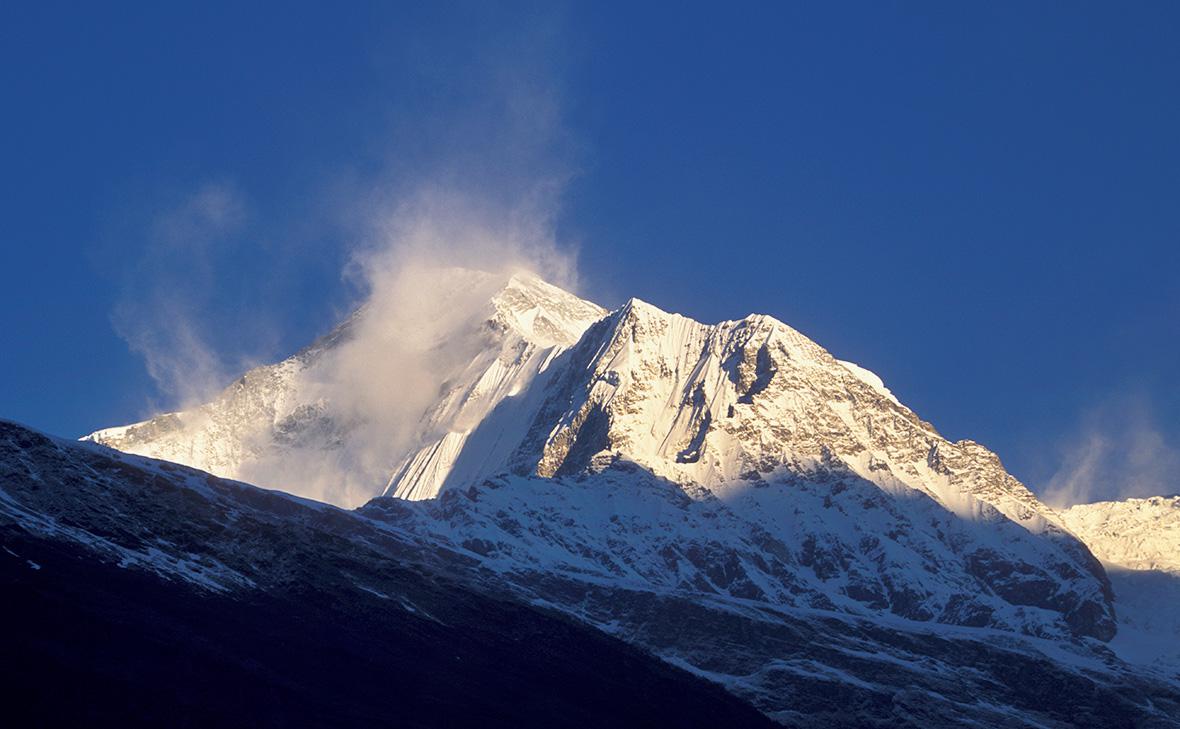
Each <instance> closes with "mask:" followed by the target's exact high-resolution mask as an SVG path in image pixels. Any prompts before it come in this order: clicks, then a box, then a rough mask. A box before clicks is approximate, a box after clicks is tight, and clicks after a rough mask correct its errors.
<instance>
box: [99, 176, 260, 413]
mask: <svg viewBox="0 0 1180 729" xmlns="http://www.w3.org/2000/svg"><path fill="white" fill-rule="evenodd" d="M247 216H248V206H247V203H246V200H245V197H244V196H243V195H242V193H241V192H240V191H239V190H238V189H237V188H236V187H235V186H234V185H233V184H231V183H228V182H224V181H222V182H214V183H204V184H201V185H199V186H197V187H196V189H195V190H193V191H192V192H191V193H190V194H188V195H186V196H184V197H183V199H181V200H180V201H179V202H177V203H175V204H173V205H172V206H170V207H168V208H167V209H165V210H163V211H161V212H160V213H158V214H157V215H156V216H155V217H154V219H153V220H152V221H151V223H150V225H149V229H148V231H147V232H146V235H145V238H144V243H143V245H142V247H141V248H140V249H139V250H138V258H137V259H132V260H131V261H129V263H128V265H127V267H126V269H125V271H124V272H123V274H124V277H125V278H124V281H123V286H122V292H121V296H120V298H119V301H118V303H117V304H116V307H115V310H114V311H113V312H112V316H111V319H112V323H113V324H114V327H115V330H116V331H117V332H118V334H119V336H121V337H122V338H123V339H124V340H126V342H127V344H128V346H129V347H130V348H131V349H132V350H133V351H134V352H136V353H137V354H139V355H140V356H142V357H143V360H144V364H145V366H146V367H147V370H148V374H150V375H151V377H152V379H153V380H154V381H155V382H156V385H157V387H158V388H159V390H160V392H161V394H162V395H163V396H164V397H166V398H167V399H168V401H169V404H170V405H184V404H191V403H193V402H196V401H198V400H200V399H201V398H204V397H207V396H208V395H209V394H210V393H211V392H214V391H216V388H217V387H219V386H222V385H224V381H225V379H226V377H227V373H229V372H230V371H231V370H232V368H233V367H234V366H235V365H240V363H238V362H226V361H225V360H224V358H223V357H222V356H220V355H219V354H218V353H217V352H216V350H215V349H214V348H213V347H211V346H210V345H209V342H208V337H207V331H206V328H207V326H208V321H207V314H208V305H209V303H210V302H211V301H212V300H213V299H214V298H215V297H216V296H217V281H218V276H219V270H218V263H217V261H218V258H219V254H220V253H221V252H222V249H223V248H224V247H226V246H229V245H233V244H234V243H235V240H236V239H235V236H236V234H237V233H238V232H239V231H240V229H241V227H242V225H243V224H244V222H245V221H246V219H247Z"/></svg>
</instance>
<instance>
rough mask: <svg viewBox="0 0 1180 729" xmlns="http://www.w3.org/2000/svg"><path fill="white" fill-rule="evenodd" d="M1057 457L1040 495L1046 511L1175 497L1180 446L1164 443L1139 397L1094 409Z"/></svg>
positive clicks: (1146, 403) (1114, 400)
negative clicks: (1046, 507) (1090, 503)
mask: <svg viewBox="0 0 1180 729" xmlns="http://www.w3.org/2000/svg"><path fill="white" fill-rule="evenodd" d="M1060 454H1061V465H1060V467H1059V468H1058V470H1057V472H1056V473H1055V474H1054V475H1053V476H1052V478H1050V479H1049V482H1048V483H1047V485H1046V486H1045V488H1044V489H1043V491H1042V499H1043V500H1044V501H1045V502H1046V503H1048V504H1049V505H1051V506H1055V507H1064V506H1070V505H1073V504H1080V503H1089V502H1093V501H1111V500H1119V499H1125V498H1129V497H1135V496H1138V497H1142V496H1158V495H1164V494H1174V493H1177V492H1180V475H1178V474H1180V446H1178V444H1176V443H1171V442H1169V441H1168V439H1167V437H1166V436H1165V435H1164V431H1163V429H1162V428H1161V427H1160V426H1159V424H1158V422H1157V421H1156V420H1155V417H1154V415H1153V412H1152V408H1151V403H1150V401H1149V400H1147V399H1146V398H1145V397H1142V396H1121V397H1115V398H1112V399H1110V400H1108V401H1106V402H1104V403H1102V404H1101V405H1099V406H1097V407H1095V408H1093V409H1092V410H1091V411H1090V412H1088V413H1087V414H1086V416H1085V417H1084V418H1083V420H1082V422H1081V424H1080V425H1079V427H1078V429H1077V430H1076V432H1075V433H1073V434H1072V435H1071V436H1070V437H1069V438H1068V439H1066V440H1065V441H1064V442H1063V443H1062V445H1061V448H1060Z"/></svg>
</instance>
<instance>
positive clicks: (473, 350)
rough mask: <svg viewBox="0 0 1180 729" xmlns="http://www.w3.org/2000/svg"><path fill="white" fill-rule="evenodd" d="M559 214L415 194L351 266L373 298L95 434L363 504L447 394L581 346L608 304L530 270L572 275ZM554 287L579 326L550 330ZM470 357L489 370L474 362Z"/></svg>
mask: <svg viewBox="0 0 1180 729" xmlns="http://www.w3.org/2000/svg"><path fill="white" fill-rule="evenodd" d="M551 220H552V218H551V216H549V215H548V214H547V213H545V212H544V211H543V210H540V209H537V208H534V207H530V206H528V205H522V206H521V207H517V208H514V209H511V210H503V209H500V208H497V207H496V206H489V205H481V204H477V203H475V202H473V200H472V199H471V198H469V197H466V196H463V195H461V194H457V193H443V192H441V191H437V190H433V191H430V192H423V193H420V194H419V195H417V196H415V197H414V198H413V199H412V200H410V201H408V202H405V203H402V204H401V205H399V206H398V207H397V208H396V209H395V210H394V211H393V212H391V213H390V214H389V215H388V216H386V217H385V218H383V219H382V220H381V224H380V226H379V231H380V236H379V237H377V238H376V239H374V241H373V242H372V243H370V244H369V245H367V246H366V247H364V248H363V249H362V250H361V251H360V252H358V253H357V254H356V255H355V256H354V258H353V262H352V265H351V266H350V268H349V275H350V276H352V277H353V278H354V279H355V280H356V281H358V283H359V284H360V285H361V287H362V289H363V291H364V294H365V296H364V303H363V304H361V305H360V306H359V307H358V308H356V309H355V311H354V312H353V313H352V314H351V315H350V316H348V317H347V318H346V319H345V321H344V322H343V323H342V324H341V325H340V326H338V327H337V328H336V329H335V330H333V331H332V332H331V333H329V334H328V335H327V336H325V337H323V338H321V339H320V340H318V341H317V342H315V343H314V344H312V345H311V346H310V347H308V348H306V349H304V350H303V351H301V352H299V353H298V354H296V355H295V356H293V357H291V358H289V359H287V360H285V361H283V362H280V363H278V364H276V365H271V366H266V367H259V368H255V369H253V370H251V371H249V372H247V373H246V374H245V375H244V376H242V377H241V378H240V379H239V380H238V381H237V382H235V383H234V384H232V385H230V387H228V388H227V389H225V390H224V391H223V392H222V393H221V394H220V395H219V396H217V397H216V398H215V399H213V400H212V401H211V402H209V403H207V404H205V405H202V406H200V407H196V408H193V409H189V410H185V411H181V412H176V413H170V414H166V415H162V416H158V417H156V418H153V419H151V420H149V421H146V422H145V423H141V424H138V425H135V426H129V427H128V428H122V429H112V430H107V431H101V432H100V433H97V434H95V436H93V437H94V438H95V439H96V440H100V441H102V442H106V443H109V444H111V445H115V446H116V447H120V448H124V449H127V450H131V451H137V452H143V453H151V454H153V455H158V456H161V457H164V458H170V459H172V460H177V461H181V462H185V463H190V464H193V465H196V466H198V467H201V468H204V469H206V470H210V471H212V472H214V473H218V474H220V475H224V476H228V477H232V478H238V479H241V480H245V481H249V482H252V483H258V484H262V485H266V486H272V487H275V488H282V489H284V490H287V491H291V492H294V493H297V494H299V495H303V496H308V497H311V498H315V499H318V500H323V501H328V502H332V503H336V504H341V505H347V506H355V505H358V504H360V503H363V502H364V501H365V500H367V499H368V498H370V497H372V496H374V495H376V494H378V493H380V492H381V491H382V490H383V488H384V487H385V485H386V483H387V482H388V481H389V479H390V475H391V473H392V472H393V471H394V470H395V469H396V468H397V467H398V465H399V463H400V461H401V459H402V454H404V453H407V452H412V451H413V450H415V448H417V447H419V446H420V445H421V442H423V441H429V440H431V439H432V438H434V437H436V436H437V435H438V433H436V432H435V431H436V430H437V428H438V427H441V426H438V424H437V423H436V424H433V425H432V424H430V423H423V422H422V421H423V416H424V414H425V413H426V411H427V409H428V408H429V407H430V406H431V405H432V404H434V403H436V402H437V401H438V400H439V399H440V398H442V397H443V396H444V395H445V393H446V392H447V391H448V388H450V389H454V388H455V387H459V388H460V389H462V388H464V387H466V388H468V389H470V388H471V387H474V386H475V385H476V384H478V382H479V379H480V378H481V377H482V375H483V372H484V370H481V369H479V368H480V367H482V368H484V369H485V370H486V368H487V367H491V366H492V364H494V363H495V362H497V361H500V360H501V359H502V358H503V357H510V356H511V355H510V354H507V353H506V352H505V348H512V347H519V346H520V345H524V346H525V347H526V348H528V347H530V346H533V342H532V340H536V341H537V342H541V343H543V344H545V345H546V346H553V345H556V344H558V341H557V340H561V343H563V344H570V343H572V340H575V339H576V338H577V336H578V335H580V334H581V330H582V329H583V328H584V327H585V326H588V325H589V323H590V322H592V321H593V320H594V319H596V318H598V317H599V316H601V315H602V314H603V313H604V312H603V311H602V310H601V309H599V308H598V307H595V306H593V305H591V304H587V303H585V302H581V300H579V299H577V298H576V297H573V296H572V295H569V294H565V293H564V292H563V291H561V290H559V289H556V288H554V287H550V286H548V285H547V284H542V283H541V282H540V280H539V279H538V278H537V277H536V275H535V274H534V273H532V272H533V271H544V272H546V273H547V274H548V275H549V276H555V277H558V278H559V279H561V280H564V281H570V280H573V276H574V273H573V264H572V256H571V255H569V254H566V253H564V252H563V251H562V249H561V248H560V247H559V246H558V245H557V244H556V243H555V241H554V239H553V237H552V235H551V230H552V226H551ZM547 296H556V297H558V298H562V297H564V298H567V299H569V302H567V303H568V304H569V305H570V306H572V307H573V310H572V314H571V316H572V318H573V321H572V323H571V322H568V321H559V322H556V323H554V322H549V323H548V325H547V326H548V327H549V328H548V329H546V328H545V327H541V326H539V324H540V322H539V321H538V312H539V311H540V308H541V303H542V302H541V301H540V299H541V298H545V297H547ZM509 299H511V300H509ZM557 308H558V309H561V306H559V307H557ZM530 312H531V313H530ZM522 317H523V318H522ZM541 319H544V317H543V316H542V317H541ZM526 320H527V321H526ZM546 321H548V320H546ZM526 330H527V331H526ZM521 332H524V334H525V336H524V338H522V335H521ZM555 337H556V339H555ZM526 339H527V340H529V341H525V340H526ZM551 340H552V341H551ZM517 354H518V355H519V354H520V352H517ZM481 356H483V357H484V359H486V360H488V361H486V362H484V361H483V360H481V359H480V358H481ZM502 356H503V357H502ZM530 357H531V353H530ZM525 359H529V357H526V358H525ZM473 362H477V363H478V362H482V364H479V365H478V367H477V369H476V370H472V363H473ZM447 427H450V426H449V425H448V426H447Z"/></svg>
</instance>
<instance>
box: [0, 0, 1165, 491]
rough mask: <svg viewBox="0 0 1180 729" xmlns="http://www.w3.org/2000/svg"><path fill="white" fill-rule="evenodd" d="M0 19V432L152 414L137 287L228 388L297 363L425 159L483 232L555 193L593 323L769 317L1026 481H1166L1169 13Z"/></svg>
mask: <svg viewBox="0 0 1180 729" xmlns="http://www.w3.org/2000/svg"><path fill="white" fill-rule="evenodd" d="M24 5H25V6H26V7H23V8H21V7H11V6H10V7H8V8H7V9H6V10H5V11H4V17H3V21H2V22H0V79H2V81H3V83H2V84H0V88H3V90H4V95H5V99H4V104H3V107H2V108H3V112H2V114H0V132H2V134H0V159H2V160H3V166H2V168H0V185H2V187H0V213H2V216H3V218H2V220H3V225H2V227H0V246H2V250H3V265H2V266H0V291H2V292H3V294H2V295H3V306H2V307H0V332H2V335H0V336H2V337H3V340H2V341H3V347H2V350H0V383H2V384H0V416H3V417H9V418H14V419H17V420H20V421H23V422H26V423H29V424H31V425H34V426H37V427H40V428H43V429H45V430H49V431H51V432H55V433H59V434H63V435H71V436H72V435H79V434H82V433H84V432H88V431H90V430H92V429H94V428H97V427H101V426H106V425H111V424H116V423H122V422H126V421H129V420H133V419H137V418H139V417H142V416H143V415H145V413H146V412H147V411H148V410H149V409H150V408H151V407H153V406H163V405H167V404H168V403H169V398H170V397H171V396H170V395H169V393H162V392H159V391H158V389H157V387H156V385H155V384H154V383H153V381H152V379H151V378H150V377H149V376H148V374H147V371H146V370H145V366H144V362H143V360H142V359H141V358H140V357H139V356H138V355H137V354H136V353H134V352H133V351H131V349H129V347H128V343H127V341H125V339H124V338H122V337H120V335H119V331H118V325H119V322H120V316H122V317H123V320H122V321H123V322H124V324H123V326H124V328H125V327H126V317H128V316H131V317H135V316H147V317H149V318H150V317H151V316H155V317H156V319H157V320H160V317H161V316H164V317H165V319H164V320H166V316H171V312H172V311H173V310H172V309H161V308H160V306H159V304H158V302H159V301H160V299H159V298H158V297H159V296H160V295H161V288H164V289H165V291H164V292H163V293H167V292H169V291H175V292H176V293H177V294H178V297H179V300H180V304H176V302H175V301H173V302H172V303H171V304H170V306H178V307H179V308H178V311H180V312H181V313H182V314H183V315H184V316H185V317H187V318H188V319H186V320H189V321H193V322H196V324H195V325H193V326H196V327H197V328H198V330H199V331H198V332H197V334H198V335H199V337H200V339H201V341H202V342H204V343H206V344H208V345H209V346H210V347H212V348H213V350H214V351H215V352H216V353H217V357H218V359H219V361H220V363H221V364H222V366H228V367H230V368H231V369H232V367H233V365H234V364H235V363H239V362H242V361H245V358H248V357H253V358H266V357H275V358H277V357H279V356H282V355H285V354H288V353H290V352H291V351H292V350H294V349H297V348H298V347H299V346H301V345H302V344H303V343H306V342H307V341H309V340H310V339H311V338H313V337H314V336H315V335H316V334H317V333H319V332H322V331H323V330H324V329H326V328H327V327H328V326H330V325H331V323H332V322H333V320H334V319H335V317H337V316H338V315H339V314H340V312H341V311H342V310H344V309H345V308H346V307H347V305H348V302H349V301H350V297H353V296H355V290H354V289H353V288H352V287H350V285H349V283H348V282H347V281H346V280H345V279H343V278H342V276H341V270H342V269H343V267H344V266H345V263H346V261H347V259H348V252H349V250H350V249H351V247H352V245H353V244H354V242H355V240H356V238H357V236H358V232H357V231H358V225H359V224H358V222H357V220H358V218H361V217H363V216H364V213H363V210H365V209H366V205H367V204H368V202H371V200H372V199H373V198H382V199H396V198H397V195H398V194H399V192H400V191H402V190H404V189H407V186H408V185H410V184H412V183H411V181H412V180H414V179H415V178H416V176H419V175H421V174H422V173H423V172H422V171H423V170H426V169H431V168H435V167H438V166H440V164H441V163H438V160H446V162H445V164H441V167H443V168H445V169H446V174H447V175H451V176H456V175H457V176H459V177H461V178H463V180H464V184H466V185H467V186H468V187H469V188H472V189H483V190H485V191H486V192H487V193H488V194H489V196H491V197H492V198H495V197H496V195H499V194H503V195H506V196H511V195H512V194H513V193H514V192H519V191H520V190H523V189H527V180H528V178H529V177H530V176H534V175H535V176H536V177H538V178H545V177H548V178H552V177H559V178H561V179H563V180H565V182H566V184H565V186H564V193H563V194H562V196H561V203H562V204H561V207H560V210H559V213H558V216H557V219H556V224H557V232H558V239H559V240H560V241H562V242H563V243H562V244H563V245H567V244H571V245H572V244H576V246H577V250H578V251H579V254H578V261H579V271H580V277H581V281H582V292H583V293H585V294H587V295H589V296H590V297H591V298H595V299H597V300H599V301H600V302H602V303H604V304H608V305H613V304H617V303H619V302H620V301H621V300H622V299H624V298H626V297H627V296H631V295H635V296H639V297H641V298H643V299H646V300H648V301H651V302H652V303H655V304H657V305H659V306H661V307H663V308H665V309H669V310H673V311H678V312H681V313H685V314H687V315H690V316H693V317H694V318H698V319H702V320H707V321H713V320H719V319H724V318H736V317H740V316H743V315H745V314H747V313H750V312H765V313H770V314H773V315H775V316H777V317H779V318H780V319H783V320H784V321H786V322H787V323H789V324H791V325H792V326H794V327H796V328H797V329H800V330H801V331H803V332H804V333H805V334H807V335H809V336H811V337H812V338H813V339H815V340H817V341H818V342H819V343H820V344H822V345H824V346H825V347H827V348H828V349H829V350H831V351H832V352H833V353H834V354H836V355H837V356H839V357H841V358H845V359H851V360H854V361H856V362H859V363H861V364H863V365H864V366H866V367H868V368H870V369H872V370H874V371H876V372H877V373H878V374H880V375H881V376H882V377H883V378H884V380H885V381H886V383H887V384H888V385H889V386H890V387H891V388H892V389H893V390H894V392H895V393H897V394H898V396H899V397H900V398H901V399H902V400H903V401H904V402H906V403H907V404H909V405H911V406H912V407H913V408H914V409H915V410H916V411H917V412H918V413H919V414H920V415H922V416H923V417H924V418H926V419H928V420H930V421H931V422H933V423H934V424H935V425H936V426H937V427H938V428H939V429H940V430H941V431H942V432H943V433H944V434H946V435H947V436H948V437H952V438H966V437H969V438H972V439H975V440H978V441H980V442H983V443H985V444H986V445H988V446H989V447H991V448H993V449H994V450H996V451H998V452H999V454H1000V455H1001V457H1002V458H1003V459H1004V460H1005V462H1006V463H1007V465H1008V466H1009V467H1010V469H1011V470H1013V471H1014V472H1015V473H1016V475H1017V476H1019V477H1021V478H1023V479H1025V480H1026V481H1028V482H1029V483H1030V485H1033V486H1035V487H1041V486H1044V485H1045V484H1047V483H1048V482H1049V480H1050V479H1051V478H1052V477H1053V476H1054V474H1055V473H1057V474H1058V477H1059V478H1060V477H1061V476H1060V474H1061V469H1062V467H1063V465H1064V468H1065V470H1066V471H1068V470H1069V469H1070V468H1072V466H1071V465H1070V464H1071V462H1074V461H1077V460H1078V459H1079V458H1080V455H1079V454H1082V453H1083V452H1084V451H1085V449H1086V447H1087V445H1086V444H1088V443H1089V444H1094V443H1100V444H1106V445H1105V446H1103V447H1104V448H1107V450H1108V451H1109V452H1106V451H1104V456H1103V457H1104V458H1106V459H1107V464H1106V468H1105V471H1104V473H1107V472H1109V473H1110V474H1116V475H1115V476H1112V477H1119V476H1118V475H1117V474H1120V473H1121V474H1122V477H1126V478H1134V479H1146V480H1149V481H1151V480H1153V479H1154V480H1156V481H1158V480H1159V478H1161V476H1160V473H1159V470H1160V469H1159V468H1158V467H1156V468H1153V467H1152V466H1151V465H1150V464H1147V465H1143V464H1142V463H1140V464H1139V466H1134V464H1132V463H1131V462H1132V461H1134V460H1135V459H1134V458H1132V455H1134V454H1132V455H1128V453H1130V452H1131V451H1135V453H1137V454H1138V455H1137V456H1135V458H1138V459H1139V461H1144V460H1145V459H1146V460H1147V461H1151V462H1152V463H1156V464H1160V463H1164V462H1167V463H1173V462H1175V454H1176V443H1177V439H1178V438H1180V377H1178V376H1177V375H1178V373H1180V133H1178V132H1177V130H1180V43H1177V41H1176V39H1177V38H1178V37H1180V5H1177V4H1175V3H1169V2H1160V3H1134V4H1120V5H1119V6H1116V5H1115V4H1103V5H1099V4H1086V3H1078V4H1071V5H1069V6H1068V8H1066V7H1065V6H1060V5H1054V4H1050V3H978V4H975V5H969V4H966V3H929V4H924V3H899V4H893V3H867V2H866V3H851V4H834V3H812V4H808V5H803V4H777V3H776V4H772V3H767V4H765V5H758V6H753V5H752V6H747V7H745V8H738V9H735V8H732V7H727V6H723V5H718V4H710V5H708V6H702V7H700V8H694V9H690V8H679V9H677V10H676V11H675V12H671V11H669V10H665V9H662V8H660V7H658V6H656V5H654V4H653V6H652V7H649V8H647V9H636V8H634V7H631V4H618V5H615V6H610V5H608V4H605V3H587V4H575V5H570V6H567V7H565V8H562V9H560V10H553V9H552V8H550V7H548V5H547V4H546V5H543V6H538V7H537V8H531V9H530V8H527V7H523V8H516V9H513V10H511V11H506V10H503V9H496V10H492V9H487V8H483V7H482V6H480V5H478V4H477V5H470V6H462V5H443V4H429V3H428V4H421V5H429V6H430V7H429V9H423V8H417V9H414V8H412V7H407V8H398V7H396V5H395V4H392V3H377V4H374V5H372V6H368V7H364V6H362V5H361V4H360V3H346V4H344V5H345V6H347V7H345V8H343V9H341V8H339V7H333V6H332V5H330V4H326V3H325V4H322V5H319V6H312V5H306V6H302V5H300V6H297V5H287V6H285V7H283V8H282V9H281V10H280V9H271V10H262V9H259V8H253V9H245V8H241V7H238V5H239V4H217V3H210V4H207V5H205V6H203V7H201V8H199V9H189V10H176V9H163V8H160V7H156V6H155V5H151V4H144V5H143V6H141V7H130V8H124V9H121V10H110V9H106V8H102V9H100V8H97V7H96V8H91V9H85V8H83V9H79V8H73V7H71V8H66V7H60V8H54V7H52V6H51V5H49V4H45V3H25V4H24ZM784 5H786V7H783V6H784ZM521 89H525V90H526V91H527V93H525V94H523V97H521V96H518V95H517V94H516V92H517V91H519V90H521ZM520 98H525V99H526V101H527V103H525V104H524V107H523V111H522V109H521V108H520V107H519V105H518V104H517V101H518V100H519V99H520ZM538 100H540V101H541V102H543V103H541V104H540V107H542V108H538V103H539V102H538ZM533 114H537V115H542V116H546V119H547V121H546V123H545V124H544V125H543V127H542V128H540V129H539V130H533V129H532V128H531V127H530V126H529V125H528V124H523V125H522V124H521V119H522V118H525V119H526V120H527V119H528V118H531V115H533ZM534 133H535V135H536V136H539V137H543V138H542V139H538V140H531V139H529V137H530V136H531V135H534ZM522 138H523V139H525V140H528V141H529V143H527V144H522V143H521V139H522ZM522 180H523V181H522ZM202 196H204V197H202ZM210 196H212V198H210ZM209 199H212V200H213V201H214V203H215V205H214V207H215V208H216V215H215V216H214V217H217V220H215V221H212V222H210V220H209V219H207V218H208V217H209V215H210V213H209V212H208V210H207V209H206V208H200V209H199V210H197V209H195V208H193V204H194V203H193V201H194V200H205V201H206V202H207V201H208V200H209ZM194 210H196V212H194ZM124 334H126V332H125V331H124ZM169 341H172V340H169ZM194 366H195V365H194ZM1144 448H1146V451H1144ZM1136 449H1138V450H1136ZM1144 453H1146V455H1144ZM1120 459H1121V460H1120ZM1136 462H1138V461H1136ZM1128 464H1131V465H1128ZM1121 466H1128V468H1131V470H1132V471H1133V473H1131V474H1130V475H1127V470H1126V469H1124V468H1121ZM1135 468H1140V470H1134V469H1135ZM1166 477H1170V476H1166ZM1173 483H1175V481H1173ZM1120 488H1121V487H1120ZM1143 488H1147V487H1143ZM1158 488H1159V484H1158V483H1152V484H1151V486H1150V489H1148V490H1158ZM1172 490H1173V491H1174V490H1180V486H1173V487H1172Z"/></svg>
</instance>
